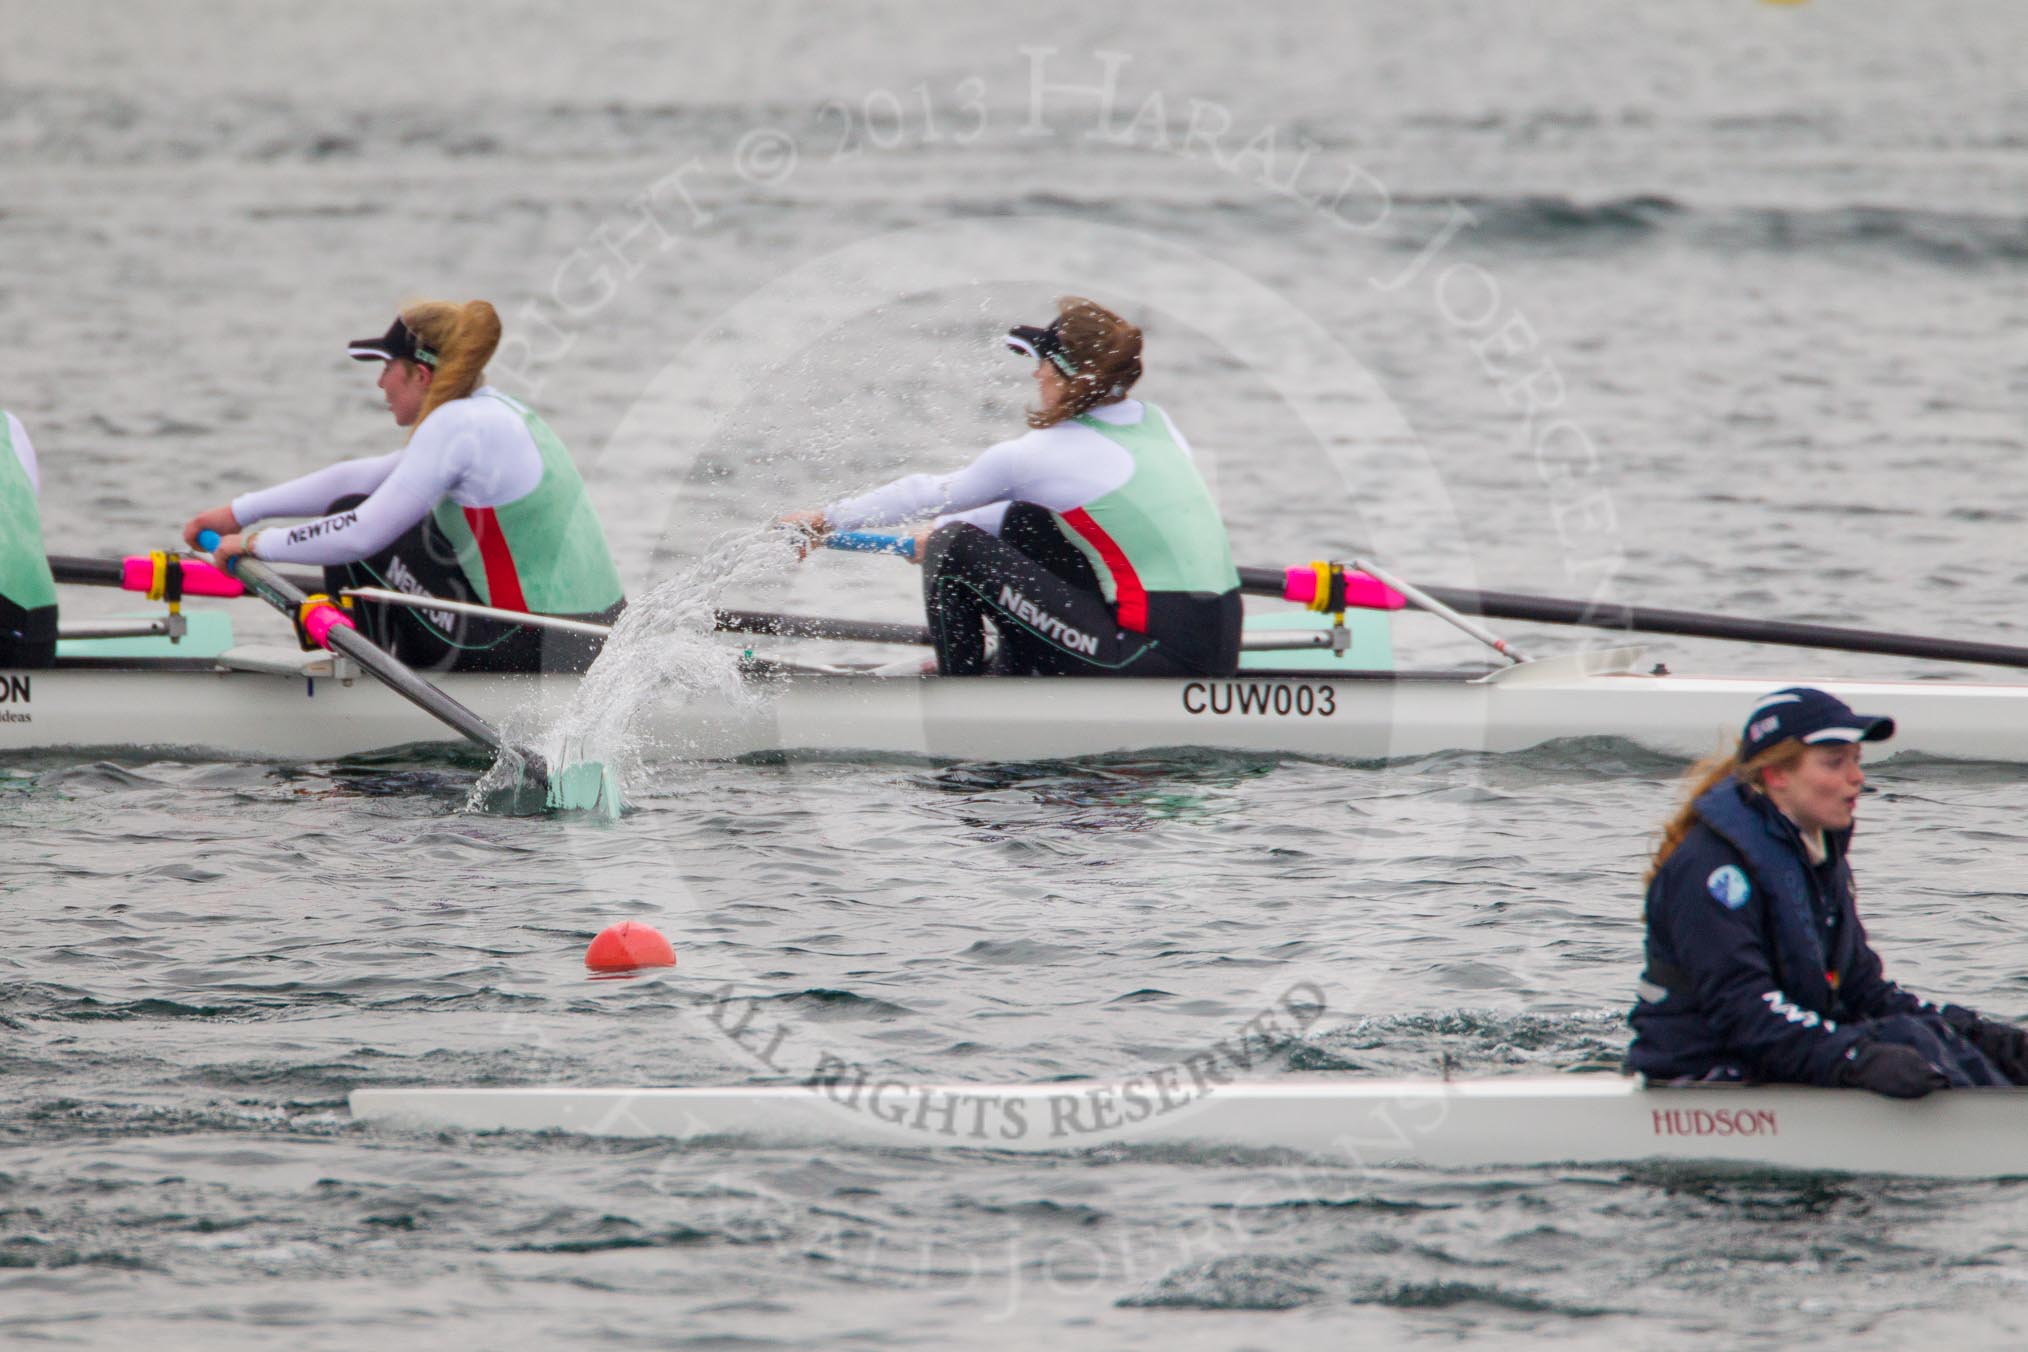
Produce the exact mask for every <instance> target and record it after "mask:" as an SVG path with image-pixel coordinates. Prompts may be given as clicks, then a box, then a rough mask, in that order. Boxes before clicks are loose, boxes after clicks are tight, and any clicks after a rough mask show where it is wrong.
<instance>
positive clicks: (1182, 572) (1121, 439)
mask: <svg viewBox="0 0 2028 1352" xmlns="http://www.w3.org/2000/svg"><path fill="white" fill-rule="evenodd" d="M1076 421H1078V422H1079V423H1081V424H1083V425H1084V426H1086V427H1089V428H1090V429H1091V430H1092V431H1094V432H1097V433H1098V434H1099V435H1100V436H1102V437H1105V438H1106V439H1107V440H1109V441H1112V442H1115V443H1117V444H1118V445H1120V446H1121V447H1123V448H1125V450H1126V452H1127V454H1128V455H1131V456H1132V457H1133V458H1134V473H1133V476H1132V477H1131V478H1129V479H1128V480H1127V481H1126V482H1125V483H1124V484H1121V485H1120V486H1119V487H1118V488H1116V489H1114V490H1113V491H1112V492H1110V493H1108V494H1106V495H1105V496H1104V497H1102V498H1098V499H1096V500H1094V501H1092V502H1088V503H1086V504H1085V505H1084V506H1083V507H1081V508H1079V509H1078V513H1082V514H1083V515H1085V516H1087V517H1089V518H1090V520H1092V521H1093V522H1095V523H1097V525H1098V527H1099V529H1100V530H1102V531H1103V532H1104V533H1105V534H1106V535H1107V536H1110V537H1111V539H1112V541H1113V543H1115V544H1116V545H1117V546H1118V548H1119V551H1120V553H1122V554H1124V555H1125V558H1126V562H1127V563H1128V564H1129V565H1130V566H1131V567H1132V569H1133V572H1134V574H1135V575H1136V576H1137V577H1138V578H1139V580H1140V586H1141V588H1142V590H1144V591H1150V592H1203V593H1209V594H1211V595H1219V594H1222V593H1224V592H1229V591H1231V590H1232V589H1233V588H1235V587H1237V586H1238V585H1239V570H1238V569H1236V568H1235V567H1233V564H1232V544H1231V542H1230V541H1229V540H1227V539H1226V535H1225V521H1224V519H1223V518H1222V517H1220V516H1219V514H1218V504H1217V503H1215V502H1213V501H1212V500H1211V490H1210V489H1209V488H1207V487H1205V484H1204V476H1203V475H1201V474H1199V473H1198V472H1197V466H1196V465H1194V464H1192V463H1191V460H1190V457H1189V456H1188V455H1186V454H1184V452H1183V448H1182V447H1181V446H1178V445H1177V444H1176V440H1175V438H1173V437H1171V436H1170V435H1169V423H1168V419H1166V418H1164V417H1163V416H1162V413H1161V410H1160V409H1157V408H1156V407H1155V406H1154V405H1153V404H1143V405H1142V412H1141V420H1140V421H1139V422H1137V423H1126V424H1122V423H1109V422H1102V421H1100V420H1099V419H1097V418H1094V417H1091V416H1089V415H1084V416H1081V417H1079V418H1078V419H1077V420H1076ZM1078 513H1069V514H1066V513H1062V512H1059V513H1057V514H1056V515H1057V525H1058V526H1059V527H1060V528H1061V529H1062V530H1063V533H1064V534H1065V535H1066V536H1067V537H1069V539H1070V540H1071V541H1072V542H1073V543H1074V544H1076V545H1077V547H1078V548H1079V549H1081V550H1082V551H1083V552H1084V555H1085V557H1086V558H1088V559H1090V560H1091V564H1092V567H1093V569H1094V570H1095V571H1096V572H1097V573H1098V576H1099V583H1100V585H1101V586H1102V587H1103V588H1104V589H1105V597H1106V600H1108V601H1111V602H1113V603H1114V604H1116V605H1117V604H1119V603H1120V586H1119V584H1120V578H1119V577H1118V576H1116V573H1117V571H1118V569H1117V566H1116V564H1115V561H1114V560H1112V559H1109V558H1107V557H1106V555H1107V553H1108V552H1110V551H1108V550H1106V549H1104V548H1102V547H1101V546H1100V545H1099V544H1098V543H1097V542H1095V541H1093V540H1092V539H1090V538H1089V537H1088V535H1087V534H1086V533H1085V532H1083V531H1080V530H1079V529H1078V528H1077V525H1076V524H1075V523H1074V521H1073V520H1071V519H1070V518H1073V517H1075V516H1076V515H1077V514H1078Z"/></svg>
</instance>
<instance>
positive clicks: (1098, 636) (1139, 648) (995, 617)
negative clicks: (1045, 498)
mask: <svg viewBox="0 0 2028 1352" xmlns="http://www.w3.org/2000/svg"><path fill="white" fill-rule="evenodd" d="M922 590H923V608H924V610H925V611H926V612H927V614H928V617H929V627H930V637H931V641H932V642H933V643H934V644H935V645H936V653H937V669H938V670H939V671H941V672H942V673H943V674H944V675H946V676H977V675H982V674H985V673H986V672H987V670H988V667H987V662H986V631H985V626H986V624H987V623H988V622H990V623H991V624H992V626H993V628H994V629H995V630H996V631H997V632H998V633H999V636H1000V647H999V651H998V653H997V654H996V655H995V656H994V658H993V662H992V665H991V671H992V674H994V675H996V676H1228V675H1231V674H1232V673H1233V672H1234V671H1236V670H1237V669H1238V667H1239V628H1240V600H1239V593H1238V592H1237V591H1231V592H1226V593H1223V594H1221V595H1200V594H1196V593H1183V592H1156V593H1152V594H1151V595H1150V596H1149V598H1148V632H1147V633H1145V634H1136V633H1130V632H1128V631H1127V630H1124V629H1122V628H1120V626H1119V621H1118V619H1117V617H1116V616H1115V614H1114V611H1113V607H1112V606H1111V605H1110V604H1108V603H1107V601H1106V599H1105V596H1104V594H1103V593H1102V592H1101V591H1100V590H1099V586H1098V578H1097V575H1096V574H1094V573H1093V572H1092V568H1091V563H1090V561H1089V560H1087V559H1086V558H1085V557H1084V555H1083V553H1082V552H1080V551H1079V550H1078V549H1077V547H1076V546H1075V545H1072V544H1071V543H1070V542H1069V541H1068V540H1066V539H1064V538H1063V532H1062V531H1061V530H1059V529H1058V528H1057V526H1056V521H1055V517H1054V515H1053V514H1052V513H1051V512H1049V510H1048V509H1047V508H1043V507H1037V506H1034V505H1033V504H1030V503H1015V504H1014V505H1013V506H1012V507H1010V508H1008V509H1007V516H1006V519H1005V520H1004V521H1003V523H1002V524H1001V528H1000V535H999V536H998V537H997V538H995V537H994V536H991V535H988V534H987V533H986V532H985V531H982V530H980V529H979V528H978V527H977V526H971V525H965V524H962V523H959V522H952V523H951V524H949V525H946V526H942V527H940V528H939V529H938V530H937V531H936V532H935V533H934V534H933V535H931V536H930V538H929V546H928V548H927V549H926V550H925V551H924V553H923V560H922Z"/></svg>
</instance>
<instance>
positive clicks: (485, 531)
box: [464, 507, 528, 610]
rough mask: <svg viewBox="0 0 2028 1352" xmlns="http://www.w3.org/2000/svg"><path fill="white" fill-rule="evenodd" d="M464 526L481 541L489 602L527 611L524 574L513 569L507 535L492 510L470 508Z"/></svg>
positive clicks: (505, 608)
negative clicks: (524, 596)
mask: <svg viewBox="0 0 2028 1352" xmlns="http://www.w3.org/2000/svg"><path fill="white" fill-rule="evenodd" d="M464 512H465V524H466V525H467V526H469V527H471V528H472V538H473V539H474V540H476V541H478V542H479V561H480V562H481V563H482V564H484V565H485V567H486V600H487V603H488V604H489V605H492V606H495V607H497V608H498V609H501V610H526V609H528V602H527V601H526V600H524V599H523V598H522V595H521V574H520V573H519V572H518V571H517V570H516V569H515V567H514V553H513V551H512V550H510V549H508V548H507V532H506V531H503V530H501V529H500V519H499V518H498V517H496V516H494V515H493V509H492V508H491V507H467V508H465V509H464Z"/></svg>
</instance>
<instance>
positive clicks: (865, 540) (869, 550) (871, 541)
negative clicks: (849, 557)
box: [824, 530, 915, 559]
mask: <svg viewBox="0 0 2028 1352" xmlns="http://www.w3.org/2000/svg"><path fill="white" fill-rule="evenodd" d="M824 547H825V548H826V549H845V550H850V551H851V552H853V553H855V554H899V555H901V557H903V558H904V559H912V558H914V557H915V537H914V536H913V535H879V534H876V533H875V532H873V531H866V530H841V531H839V532H837V533H836V534H834V535H827V536H825V537H824Z"/></svg>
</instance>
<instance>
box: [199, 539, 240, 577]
mask: <svg viewBox="0 0 2028 1352" xmlns="http://www.w3.org/2000/svg"><path fill="white" fill-rule="evenodd" d="M218 540H219V535H218V532H217V531H215V530H201V531H199V532H197V547H198V548H199V549H201V550H203V551H204V552H205V553H207V554H208V553H210V552H211V551H212V550H214V549H216V548H218ZM238 562H239V560H238V559H237V558H230V559H227V560H226V561H225V571H226V572H228V573H230V572H231V571H232V566H233V565H234V564H235V563H238Z"/></svg>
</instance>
